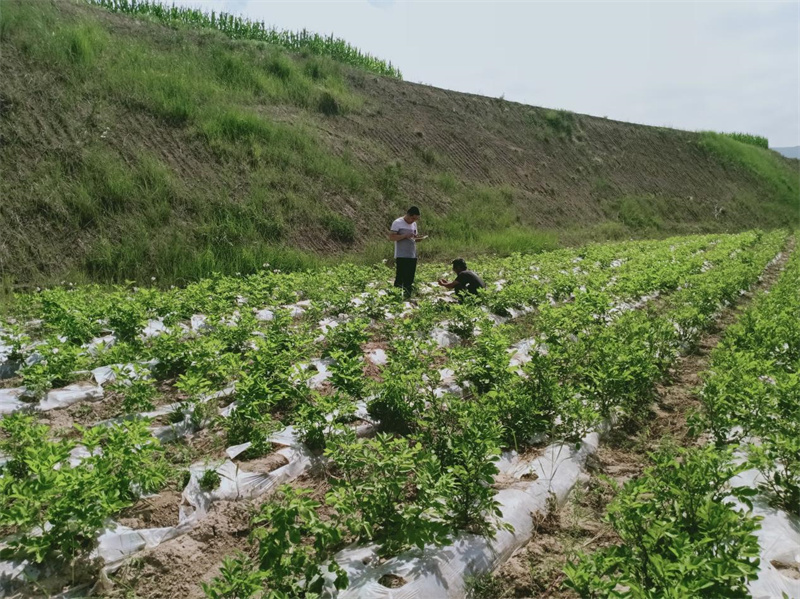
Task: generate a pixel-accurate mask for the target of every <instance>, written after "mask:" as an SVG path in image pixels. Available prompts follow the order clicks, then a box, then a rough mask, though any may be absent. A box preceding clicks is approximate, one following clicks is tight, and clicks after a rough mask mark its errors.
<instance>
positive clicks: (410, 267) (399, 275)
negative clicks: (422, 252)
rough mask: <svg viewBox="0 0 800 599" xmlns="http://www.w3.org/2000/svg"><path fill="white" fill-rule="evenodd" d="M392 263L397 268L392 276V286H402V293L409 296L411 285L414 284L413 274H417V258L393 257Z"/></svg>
mask: <svg viewBox="0 0 800 599" xmlns="http://www.w3.org/2000/svg"><path fill="white" fill-rule="evenodd" d="M394 263H395V266H396V268H397V270H396V271H395V276H394V286H395V287H400V288H402V290H403V295H405V296H406V297H409V296H410V295H411V287H412V285H414V275H416V274H417V259H416V258H395V259H394Z"/></svg>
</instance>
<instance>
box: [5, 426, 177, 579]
mask: <svg viewBox="0 0 800 599" xmlns="http://www.w3.org/2000/svg"><path fill="white" fill-rule="evenodd" d="M0 429H2V431H3V432H4V433H5V437H4V438H3V439H2V440H1V441H0V452H2V453H4V454H7V455H8V456H9V457H10V458H11V461H10V462H9V464H8V465H7V466H5V467H4V474H5V471H7V472H8V473H9V474H10V476H6V475H4V476H0V508H2V509H0V529H2V530H4V531H5V532H7V533H10V534H12V535H13V537H12V538H11V539H10V540H9V542H8V543H7V546H6V548H5V549H4V550H3V551H2V552H0V554H1V555H2V557H4V558H6V559H29V560H31V561H33V562H35V563H42V562H44V561H47V560H51V559H56V560H63V561H71V560H74V559H77V558H81V559H85V558H87V557H88V556H89V554H90V552H91V550H92V549H93V548H94V546H95V543H96V537H97V533H98V531H99V530H101V529H102V528H103V526H105V524H106V521H107V519H108V518H109V517H110V516H112V515H113V514H115V513H117V512H118V511H120V510H121V509H123V508H125V507H127V506H129V505H130V504H131V503H133V502H134V501H135V500H136V499H137V498H138V497H139V495H140V494H143V493H152V492H154V491H157V490H158V489H159V487H160V486H161V484H163V482H164V481H165V479H166V466H165V463H164V462H163V458H162V457H161V447H160V444H159V442H158V441H157V440H156V439H154V438H153V437H152V436H151V435H150V431H149V430H148V428H147V423H146V422H144V421H138V420H137V421H130V422H123V423H121V424H115V425H111V426H98V427H95V428H93V429H89V430H83V429H79V431H80V432H82V433H83V439H82V444H83V445H84V447H85V448H86V450H87V452H88V455H87V457H85V458H83V459H82V460H80V461H79V462H77V463H71V462H70V453H71V451H72V449H73V448H74V447H75V444H74V442H71V441H66V440H59V441H52V440H51V439H50V431H49V429H48V427H46V426H43V425H39V424H36V423H35V422H34V420H33V418H32V417H30V416H21V415H17V414H15V415H12V416H9V417H7V418H4V419H3V420H2V421H0Z"/></svg>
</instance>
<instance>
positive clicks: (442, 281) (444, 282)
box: [438, 279, 447, 287]
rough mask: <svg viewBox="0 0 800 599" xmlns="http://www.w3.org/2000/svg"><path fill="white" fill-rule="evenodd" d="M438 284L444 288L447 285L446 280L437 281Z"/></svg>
mask: <svg viewBox="0 0 800 599" xmlns="http://www.w3.org/2000/svg"><path fill="white" fill-rule="evenodd" d="M438 283H439V285H441V286H442V287H444V286H445V285H447V279H439V281H438Z"/></svg>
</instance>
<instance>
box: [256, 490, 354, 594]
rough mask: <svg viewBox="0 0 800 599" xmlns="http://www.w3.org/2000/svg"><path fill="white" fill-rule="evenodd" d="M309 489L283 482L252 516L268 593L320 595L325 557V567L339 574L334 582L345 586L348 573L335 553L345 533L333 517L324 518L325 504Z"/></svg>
mask: <svg viewBox="0 0 800 599" xmlns="http://www.w3.org/2000/svg"><path fill="white" fill-rule="evenodd" d="M310 495H311V491H309V490H307V489H293V488H292V487H290V486H289V485H284V486H282V487H280V489H279V490H278V494H277V497H276V498H275V499H274V500H273V501H270V502H269V503H266V504H264V506H262V508H261V511H260V512H259V513H258V514H257V515H256V516H255V517H254V518H253V520H252V525H253V527H254V528H253V531H252V533H251V538H252V539H253V540H254V541H255V542H256V543H257V545H258V559H259V567H260V570H261V575H262V576H263V578H264V583H265V585H266V587H267V589H268V595H267V596H269V597H275V598H278V597H287V598H288V597H308V598H311V597H319V596H320V593H321V592H322V589H323V586H324V584H325V580H324V578H323V573H324V572H323V568H322V565H323V563H325V562H326V561H327V564H326V568H327V570H328V571H330V572H332V573H334V574H335V575H336V577H335V581H334V584H335V586H336V588H337V589H343V588H345V587H346V586H347V573H346V572H345V571H344V570H343V569H342V568H341V567H339V565H338V564H337V563H336V561H335V560H333V559H331V558H332V556H333V554H334V553H335V552H336V551H337V550H338V549H339V548H340V547H341V545H342V541H343V537H342V533H341V531H340V529H339V528H338V527H337V526H336V524H335V523H333V522H330V521H325V520H322V519H321V518H320V516H319V514H318V513H317V510H318V509H319V508H320V507H321V504H320V503H319V502H318V501H315V500H313V499H311V497H310Z"/></svg>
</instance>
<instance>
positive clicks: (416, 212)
mask: <svg viewBox="0 0 800 599" xmlns="http://www.w3.org/2000/svg"><path fill="white" fill-rule="evenodd" d="M406 214H408V215H409V216H419V208H417V207H416V206H411V208H409V209H408V210H407V211H406Z"/></svg>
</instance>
